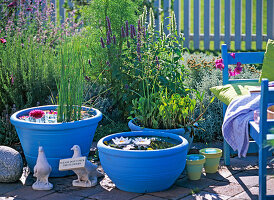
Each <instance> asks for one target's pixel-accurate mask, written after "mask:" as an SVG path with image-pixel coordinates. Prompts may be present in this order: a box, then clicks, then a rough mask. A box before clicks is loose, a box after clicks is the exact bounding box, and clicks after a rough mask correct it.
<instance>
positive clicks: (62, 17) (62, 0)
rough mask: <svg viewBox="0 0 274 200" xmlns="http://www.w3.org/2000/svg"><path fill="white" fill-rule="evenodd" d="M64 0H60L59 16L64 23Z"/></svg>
mask: <svg viewBox="0 0 274 200" xmlns="http://www.w3.org/2000/svg"><path fill="white" fill-rule="evenodd" d="M64 3H65V2H64V0H59V17H60V22H61V23H63V22H64V20H65V8H64Z"/></svg>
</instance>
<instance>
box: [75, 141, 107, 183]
mask: <svg viewBox="0 0 274 200" xmlns="http://www.w3.org/2000/svg"><path fill="white" fill-rule="evenodd" d="M71 150H73V151H74V154H73V156H72V158H78V157H82V155H81V149H80V147H79V146H78V145H74V146H73V147H72V148H71ZM73 171H74V173H75V174H76V175H77V177H78V179H77V180H74V181H72V185H73V186H79V187H92V186H95V185H96V184H97V177H99V176H102V174H101V173H100V172H98V171H97V165H94V164H92V163H91V162H89V161H86V163H85V167H83V168H79V169H74V170H73ZM89 178H91V181H90V179H89Z"/></svg>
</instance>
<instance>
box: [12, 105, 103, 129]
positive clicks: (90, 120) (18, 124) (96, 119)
mask: <svg viewBox="0 0 274 200" xmlns="http://www.w3.org/2000/svg"><path fill="white" fill-rule="evenodd" d="M56 107H57V105H47V106H38V107H32V108H27V109H24V110H20V111H17V112H16V113H14V114H13V115H12V116H11V117H10V121H11V123H12V124H13V125H14V126H16V127H22V128H30V129H36V130H64V129H74V128H78V127H83V126H90V125H91V124H97V123H98V122H99V121H100V120H101V119H102V113H101V112H100V111H99V110H97V109H95V108H89V107H85V106H82V108H83V109H84V110H93V111H95V112H96V115H95V116H94V117H91V118H87V119H83V120H79V121H73V122H64V123H54V124H45V123H36V122H27V121H24V120H20V119H19V117H20V116H23V115H26V114H28V113H29V112H30V111H31V110H36V109H40V110H54V109H56Z"/></svg>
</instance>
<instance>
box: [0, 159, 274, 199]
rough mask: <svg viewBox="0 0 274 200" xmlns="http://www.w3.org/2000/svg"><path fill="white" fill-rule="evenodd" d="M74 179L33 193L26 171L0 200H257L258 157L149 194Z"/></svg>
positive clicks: (1, 190)
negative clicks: (89, 185)
mask: <svg viewBox="0 0 274 200" xmlns="http://www.w3.org/2000/svg"><path fill="white" fill-rule="evenodd" d="M273 158H274V157H272V158H270V159H273ZM270 159H269V161H270ZM268 174H271V175H268V176H267V194H272V195H273V194H274V163H273V162H272V163H270V162H269V164H268ZM73 179H76V176H70V177H64V178H50V182H51V183H53V185H54V189H53V190H50V191H34V190H32V188H31V185H32V183H33V182H34V181H35V179H34V178H33V177H32V175H29V174H28V170H27V168H24V173H23V175H22V178H21V180H20V181H18V182H16V183H10V184H4V183H0V199H1V200H2V199H8V200H10V199H18V200H33V199H41V200H63V199H64V200H88V199H89V200H90V199H93V200H164V199H184V200H190V199H214V200H216V199H235V200H241V199H258V190H259V187H258V157H257V156H248V157H246V158H241V159H239V158H237V157H235V158H231V166H229V167H226V166H224V164H223V161H221V163H220V169H219V171H218V172H217V173H216V174H205V173H204V174H203V175H202V178H201V179H200V180H198V181H190V180H188V179H187V177H186V175H185V174H184V173H183V174H182V175H181V176H180V177H179V179H178V180H177V181H176V182H175V184H174V185H173V186H172V187H171V188H170V189H168V190H166V191H163V192H155V193H148V194H139V193H130V192H124V191H121V190H119V189H117V188H116V187H115V185H114V184H113V183H112V182H111V181H110V180H109V179H108V177H105V178H101V179H99V182H100V183H98V185H97V186H95V187H93V188H77V187H72V186H71V182H72V180H73Z"/></svg>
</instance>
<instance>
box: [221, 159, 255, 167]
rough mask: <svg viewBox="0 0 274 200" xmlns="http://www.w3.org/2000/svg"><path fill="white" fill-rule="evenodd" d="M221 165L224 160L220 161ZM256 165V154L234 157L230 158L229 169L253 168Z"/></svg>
mask: <svg viewBox="0 0 274 200" xmlns="http://www.w3.org/2000/svg"><path fill="white" fill-rule="evenodd" d="M220 165H221V166H225V165H224V160H223V159H222V160H221V161H220ZM257 165H258V156H247V157H245V158H238V157H234V158H231V159H230V166H229V168H230V169H233V170H247V169H254V168H256V167H257Z"/></svg>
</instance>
